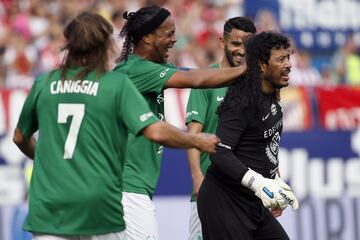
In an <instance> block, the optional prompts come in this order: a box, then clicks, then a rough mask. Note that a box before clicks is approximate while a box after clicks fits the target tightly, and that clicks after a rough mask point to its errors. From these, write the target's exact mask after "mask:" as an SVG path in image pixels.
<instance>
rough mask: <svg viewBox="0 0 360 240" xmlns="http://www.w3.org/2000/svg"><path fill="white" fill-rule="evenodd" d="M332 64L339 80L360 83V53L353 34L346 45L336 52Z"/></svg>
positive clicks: (354, 83)
mask: <svg viewBox="0 0 360 240" xmlns="http://www.w3.org/2000/svg"><path fill="white" fill-rule="evenodd" d="M332 65H333V68H334V70H335V75H334V77H335V78H336V80H337V82H339V83H342V84H350V85H360V55H359V48H358V46H357V44H356V41H355V38H354V36H353V35H350V36H349V37H348V39H347V40H346V42H345V44H344V46H343V47H342V48H340V49H339V50H338V51H337V52H336V53H335V55H334V56H333V59H332Z"/></svg>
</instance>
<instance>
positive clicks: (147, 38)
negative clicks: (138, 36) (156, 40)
mask: <svg viewBox="0 0 360 240" xmlns="http://www.w3.org/2000/svg"><path fill="white" fill-rule="evenodd" d="M152 38H153V35H152V34H151V33H149V34H146V35H145V36H143V37H142V40H143V41H144V42H145V44H150V43H151V41H152Z"/></svg>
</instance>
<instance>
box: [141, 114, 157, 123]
mask: <svg viewBox="0 0 360 240" xmlns="http://www.w3.org/2000/svg"><path fill="white" fill-rule="evenodd" d="M153 115H154V114H153V113H152V112H148V113H144V114H141V115H140V121H141V122H145V121H146V120H148V119H149V118H150V117H151V116H153Z"/></svg>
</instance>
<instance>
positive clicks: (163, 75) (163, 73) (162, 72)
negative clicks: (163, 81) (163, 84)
mask: <svg viewBox="0 0 360 240" xmlns="http://www.w3.org/2000/svg"><path fill="white" fill-rule="evenodd" d="M169 69H170V68H166V69H165V70H163V71H161V72H160V77H161V78H163V77H165V75H166V73H167V72H168V71H169Z"/></svg>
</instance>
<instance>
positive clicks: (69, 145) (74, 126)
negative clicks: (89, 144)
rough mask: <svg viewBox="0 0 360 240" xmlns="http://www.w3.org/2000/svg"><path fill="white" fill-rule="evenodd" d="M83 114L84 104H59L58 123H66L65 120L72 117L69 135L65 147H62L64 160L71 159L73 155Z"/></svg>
mask: <svg viewBox="0 0 360 240" xmlns="http://www.w3.org/2000/svg"><path fill="white" fill-rule="evenodd" d="M84 114H85V104H67V103H60V104H59V107H58V123H66V122H67V118H68V117H69V116H73V118H72V121H71V124H70V129H69V134H68V136H67V138H66V141H65V147H64V158H65V159H71V158H72V156H73V154H74V150H75V146H76V141H77V137H78V134H79V129H80V125H81V121H82V119H83V117H84Z"/></svg>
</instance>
